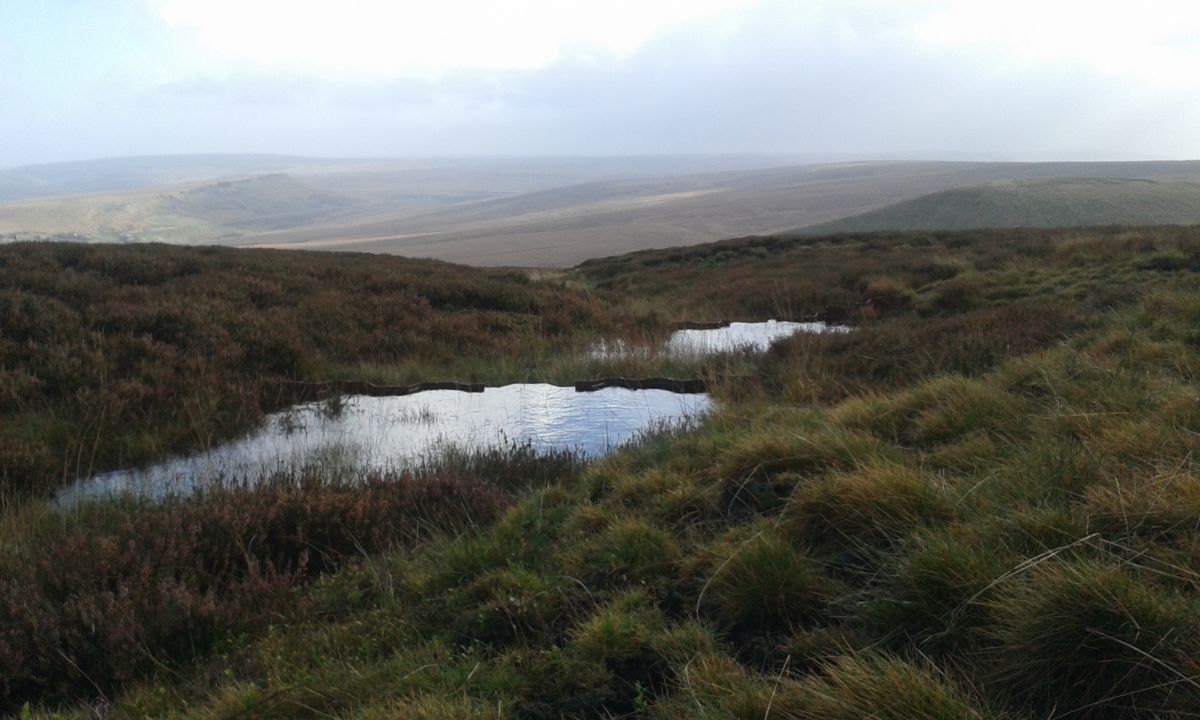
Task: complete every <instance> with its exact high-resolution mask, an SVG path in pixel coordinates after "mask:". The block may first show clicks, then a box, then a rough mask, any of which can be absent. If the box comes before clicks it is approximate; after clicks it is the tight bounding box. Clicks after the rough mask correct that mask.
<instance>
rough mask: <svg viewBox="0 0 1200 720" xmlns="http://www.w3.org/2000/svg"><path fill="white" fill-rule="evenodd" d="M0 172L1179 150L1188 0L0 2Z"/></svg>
mask: <svg viewBox="0 0 1200 720" xmlns="http://www.w3.org/2000/svg"><path fill="white" fill-rule="evenodd" d="M0 103H2V104H0V138H3V140H2V142H0V167H10V166H15V165H21V164H28V163H38V162H52V161H58V160H71V159H81V158H95V157H113V156H122V155H146V154H161V153H190V152H275V153H288V154H303V155H318V156H373V157H378V156H414V155H443V156H444V155H481V154H482V155H515V154H539V155H578V154H587V155H595V154H647V153H740V152H754V153H758V152H787V153H808V154H813V155H818V156H822V155H843V156H863V157H888V158H902V157H907V158H954V159H962V158H985V159H1138V158H1178V159H1182V158H1197V157H1200V3H1195V2H1194V1H1193V0H1187V1H1183V0H1174V1H1172V0H1140V1H1139V2H1129V1H1125V2H1119V3H1116V2H1113V3H1110V2H1104V1H1103V0H1100V1H1097V0H1091V1H1085V0H1078V1H1077V0H1005V1H1003V2H983V1H980V0H893V1H890V2H888V1H885V0H850V1H842V2H834V1H822V0H813V1H809V0H578V1H572V0H427V1H425V2H407V1H404V0H333V1H324V0H103V1H102V0H38V1H37V2H26V1H25V0H0Z"/></svg>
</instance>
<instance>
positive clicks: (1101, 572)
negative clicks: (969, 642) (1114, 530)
mask: <svg viewBox="0 0 1200 720" xmlns="http://www.w3.org/2000/svg"><path fill="white" fill-rule="evenodd" d="M991 606H992V607H991V611H992V612H993V613H995V615H996V625H995V627H994V628H993V630H992V632H993V635H994V639H995V642H996V644H997V645H996V648H995V650H994V651H993V657H992V661H993V666H992V681H993V682H994V683H995V684H996V686H998V687H1001V688H1003V689H1004V690H1005V691H1006V692H1007V693H1008V694H1009V695H1010V697H1012V698H1013V699H1014V700H1015V701H1016V702H1017V703H1018V704H1019V705H1021V706H1027V707H1030V708H1032V709H1034V711H1036V712H1039V713H1052V712H1053V713H1060V714H1079V715H1080V716H1086V717H1094V718H1150V717H1155V718H1168V717H1184V716H1187V715H1190V714H1191V713H1192V712H1193V711H1194V710H1195V708H1196V707H1200V667H1197V665H1196V657H1197V653H1198V652H1200V644H1198V643H1197V637H1200V636H1198V634H1197V630H1198V628H1197V617H1200V614H1198V613H1197V611H1198V609H1200V608H1197V606H1196V604H1195V602H1194V601H1193V600H1191V599H1189V598H1186V597H1183V596H1181V595H1178V594H1176V593H1174V592H1170V591H1165V590H1161V589H1159V588H1157V587H1155V586H1154V585H1153V584H1151V583H1148V582H1146V580H1145V579H1144V578H1139V577H1135V576H1133V575H1131V574H1130V573H1129V572H1126V571H1125V570H1124V569H1122V568H1121V567H1118V566H1114V565H1112V564H1103V563H1099V562H1095V561H1074V562H1065V563H1054V564H1049V565H1046V566H1044V567H1042V568H1040V569H1039V570H1038V571H1037V572H1035V573H1034V574H1033V575H1032V576H1031V577H1029V578H1028V579H1027V580H1024V581H1022V582H1019V583H1016V584H1014V585H1012V586H1011V587H1010V588H1009V589H1008V591H1007V592H1005V593H1004V594H1003V595H1002V596H1000V597H998V598H996V599H995V600H993V601H992V602H991Z"/></svg>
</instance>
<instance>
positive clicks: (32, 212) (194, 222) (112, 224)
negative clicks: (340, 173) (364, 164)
mask: <svg viewBox="0 0 1200 720" xmlns="http://www.w3.org/2000/svg"><path fill="white" fill-rule="evenodd" d="M354 205H355V203H354V201H353V200H351V199H349V198H346V197H343V196H341V195H338V194H336V193H331V192H326V191H323V190H317V189H315V188H312V187H310V186H308V185H306V184H304V183H302V182H300V181H298V180H296V179H295V178H293V177H291V176H289V175H282V174H277V173H276V174H270V175H259V176H256V177H250V178H240V179H236V180H220V181H218V182H215V183H204V184H199V185H192V186H185V187H182V188H177V189H169V190H163V191H160V192H137V191H134V192H129V193H108V194H96V195H81V196H74V197H66V198H46V199H39V200H26V201H24V202H17V203H8V204H4V205H0V236H3V237H4V239H35V238H47V237H48V238H57V239H64V238H72V239H74V238H78V239H82V240H93V241H122V242H132V241H137V242H144V241H165V242H175V243H183V244H190V243H205V242H207V243H212V242H224V241H228V240H230V239H232V238H236V237H239V236H241V235H245V234H247V233H255V232H265V231H270V230H282V229H286V228H292V227H298V226H307V225H310V224H312V223H316V222H325V221H329V220H332V219H334V218H336V217H339V216H340V215H341V214H343V213H345V212H347V211H349V210H350V209H352V208H353V207H354Z"/></svg>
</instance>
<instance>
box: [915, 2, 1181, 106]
mask: <svg viewBox="0 0 1200 720" xmlns="http://www.w3.org/2000/svg"><path fill="white" fill-rule="evenodd" d="M922 6H923V7H922ZM916 8H920V12H918V13H915V14H914V18H913V20H914V22H913V25H912V26H911V30H912V33H911V35H912V37H913V38H914V40H916V41H917V42H918V43H921V44H922V45H924V46H926V47H928V48H931V49H934V50H946V49H957V50H962V49H968V50H971V51H976V52H985V53H990V54H991V55H993V56H994V57H995V58H996V59H998V60H1002V61H1004V62H1005V63H1006V64H1008V65H1010V66H1013V67H1015V68H1017V69H1024V68H1028V67H1039V66H1055V67H1057V68H1059V69H1076V70H1081V71H1085V72H1092V73H1098V74H1102V75H1104V76H1107V77H1113V78H1121V79H1126V80H1132V81H1136V82H1139V83H1142V84H1143V85H1144V86H1145V87H1158V88H1171V87H1174V88H1186V87H1193V88H1194V87H1198V86H1200V79H1198V75H1197V68H1198V67H1200V3H1196V2H1195V0H1138V1H1137V2H1130V1H1129V0H1121V1H1119V2H1112V1H1111V0H1005V2H977V1H975V0H932V1H930V2H925V3H920V4H918V5H917V6H916ZM916 8H914V9H916Z"/></svg>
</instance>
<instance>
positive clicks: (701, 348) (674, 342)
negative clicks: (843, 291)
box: [591, 320, 850, 359]
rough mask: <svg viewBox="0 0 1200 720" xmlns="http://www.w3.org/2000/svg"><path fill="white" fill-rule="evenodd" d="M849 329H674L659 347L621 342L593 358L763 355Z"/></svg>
mask: <svg viewBox="0 0 1200 720" xmlns="http://www.w3.org/2000/svg"><path fill="white" fill-rule="evenodd" d="M849 331H850V328H849V327H847V326H845V325H829V324H827V323H823V322H788V321H780V320H767V321H765V322H750V323H744V322H735V323H730V324H729V325H726V326H725V327H719V328H706V329H702V330H693V329H685V330H676V331H675V332H673V333H671V336H670V337H669V338H668V339H667V342H666V344H665V345H664V346H662V347H661V348H637V347H630V346H628V345H626V344H625V343H623V342H621V341H617V342H610V343H600V344H598V345H596V346H595V347H593V348H592V353H591V354H592V357H595V358H601V359H607V358H620V357H628V356H631V355H633V356H640V355H644V356H647V357H661V356H664V355H665V356H668V357H675V358H690V357H702V356H705V355H716V354H718V353H728V352H741V351H745V350H749V351H751V352H766V351H767V349H768V348H770V347H771V343H773V342H775V341H776V340H779V339H781V338H785V337H789V336H791V335H795V334H797V333H813V334H819V333H844V332H849Z"/></svg>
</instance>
